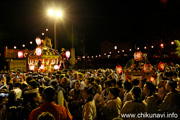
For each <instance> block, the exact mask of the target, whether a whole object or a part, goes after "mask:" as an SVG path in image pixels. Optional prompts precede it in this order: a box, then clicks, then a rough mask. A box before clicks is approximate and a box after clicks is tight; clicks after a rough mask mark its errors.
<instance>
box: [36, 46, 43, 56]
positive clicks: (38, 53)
mask: <svg viewBox="0 0 180 120" xmlns="http://www.w3.org/2000/svg"><path fill="white" fill-rule="evenodd" d="M36 55H37V56H41V55H42V49H41V48H40V47H37V48H36Z"/></svg>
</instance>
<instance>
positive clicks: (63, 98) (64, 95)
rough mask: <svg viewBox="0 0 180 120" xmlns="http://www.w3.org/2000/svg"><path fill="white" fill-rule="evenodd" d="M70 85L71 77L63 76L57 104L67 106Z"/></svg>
mask: <svg viewBox="0 0 180 120" xmlns="http://www.w3.org/2000/svg"><path fill="white" fill-rule="evenodd" d="M68 85H69V79H68V78H67V77H63V78H62V80H61V81H60V84H59V86H58V88H57V104H58V105H64V106H65V107H66V108H68V106H67V102H68V89H67V87H68Z"/></svg>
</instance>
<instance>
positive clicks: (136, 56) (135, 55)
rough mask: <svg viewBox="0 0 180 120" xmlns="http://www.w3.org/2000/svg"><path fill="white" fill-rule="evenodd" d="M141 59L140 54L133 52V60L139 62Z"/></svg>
mask: <svg viewBox="0 0 180 120" xmlns="http://www.w3.org/2000/svg"><path fill="white" fill-rule="evenodd" d="M141 58H142V52H135V53H134V59H135V60H136V61H140V60H141Z"/></svg>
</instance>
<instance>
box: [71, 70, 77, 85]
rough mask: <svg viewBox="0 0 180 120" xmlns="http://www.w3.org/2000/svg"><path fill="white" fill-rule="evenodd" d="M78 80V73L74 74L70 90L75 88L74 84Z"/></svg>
mask: <svg viewBox="0 0 180 120" xmlns="http://www.w3.org/2000/svg"><path fill="white" fill-rule="evenodd" d="M76 80H77V73H76V72H75V73H73V74H72V80H71V81H70V88H74V82H75V81H76Z"/></svg>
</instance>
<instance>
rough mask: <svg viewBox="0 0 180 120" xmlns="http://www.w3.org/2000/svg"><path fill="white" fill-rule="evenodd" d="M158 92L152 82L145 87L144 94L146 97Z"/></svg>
mask: <svg viewBox="0 0 180 120" xmlns="http://www.w3.org/2000/svg"><path fill="white" fill-rule="evenodd" d="M155 91H156V86H155V85H154V84H153V83H152V82H149V81H148V82H146V84H145V85H144V87H143V93H144V94H146V96H150V95H153V94H154V93H155Z"/></svg>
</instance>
